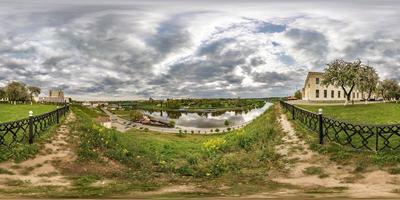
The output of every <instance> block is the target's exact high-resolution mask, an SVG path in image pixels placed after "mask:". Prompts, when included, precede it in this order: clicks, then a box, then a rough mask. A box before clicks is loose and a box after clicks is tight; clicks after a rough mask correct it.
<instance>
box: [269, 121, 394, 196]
mask: <svg viewBox="0 0 400 200" xmlns="http://www.w3.org/2000/svg"><path fill="white" fill-rule="evenodd" d="M279 122H280V124H281V126H282V129H283V131H284V132H285V133H286V135H285V136H284V138H283V144H282V145H279V146H277V151H278V153H280V154H281V155H283V156H285V157H286V158H287V159H288V160H292V161H294V162H288V165H287V166H286V167H287V169H288V171H289V173H287V174H286V175H284V176H280V177H276V178H274V179H273V180H274V181H276V182H278V183H286V184H291V185H293V186H295V187H296V188H298V189H293V190H288V189H285V190H283V191H278V192H277V193H276V194H272V195H274V196H276V195H278V196H293V195H306V196H307V195H310V194H312V193H314V192H315V193H314V194H312V195H311V196H314V197H338V196H339V197H340V196H344V197H351V198H400V194H398V193H396V192H395V190H396V189H399V188H400V187H399V183H400V176H399V175H391V174H389V173H387V172H385V171H382V170H374V171H369V172H365V173H356V172H355V171H354V170H355V168H354V167H352V166H341V165H337V164H336V163H334V162H333V161H330V160H329V159H328V157H327V156H325V155H321V154H318V153H314V152H312V151H311V150H310V148H309V146H308V145H307V144H306V143H305V142H304V141H302V140H300V139H299V138H298V137H297V135H296V133H295V131H294V129H293V127H292V125H291V124H290V122H289V121H288V120H287V117H286V115H284V114H281V116H280V119H279ZM308 167H313V168H319V169H321V170H322V171H323V175H320V174H318V175H307V174H305V173H304V171H305V170H306V169H307V168H308ZM313 191H314V192H313Z"/></svg>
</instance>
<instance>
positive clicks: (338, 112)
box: [298, 103, 400, 125]
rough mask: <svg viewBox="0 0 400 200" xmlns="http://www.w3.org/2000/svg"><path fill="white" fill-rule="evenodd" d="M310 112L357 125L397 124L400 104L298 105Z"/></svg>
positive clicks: (399, 120) (399, 119) (399, 118)
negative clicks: (321, 111)
mask: <svg viewBox="0 0 400 200" xmlns="http://www.w3.org/2000/svg"><path fill="white" fill-rule="evenodd" d="M298 106H299V107H301V108H304V109H306V110H309V111H311V112H318V109H319V108H322V109H323V114H324V116H328V117H331V118H334V119H338V120H344V121H348V122H352V123H357V124H378V125H384V124H398V123H400V104H396V103H370V104H355V105H348V106H338V105H326V106H321V105H298Z"/></svg>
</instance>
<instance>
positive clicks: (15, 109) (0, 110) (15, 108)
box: [0, 104, 56, 122]
mask: <svg viewBox="0 0 400 200" xmlns="http://www.w3.org/2000/svg"><path fill="white" fill-rule="evenodd" d="M55 109H56V106H54V105H43V104H33V105H27V104H17V105H12V104H0V122H6V121H14V120H18V119H23V118H27V117H28V112H29V111H33V114H34V115H40V114H43V113H46V112H50V111H53V110H55Z"/></svg>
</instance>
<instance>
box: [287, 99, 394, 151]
mask: <svg viewBox="0 0 400 200" xmlns="http://www.w3.org/2000/svg"><path fill="white" fill-rule="evenodd" d="M280 104H281V106H282V107H283V108H284V109H285V110H286V111H288V112H290V113H291V116H292V119H293V120H297V121H299V122H300V123H301V124H303V125H304V126H305V127H307V128H308V129H309V130H311V131H313V132H315V133H317V134H318V138H319V143H320V144H323V143H324V142H325V141H331V142H336V143H339V144H341V145H345V146H350V147H352V148H354V149H358V150H371V151H384V150H400V124H397V125H361V124H352V123H349V122H344V121H340V120H336V119H332V118H328V117H325V116H323V115H322V114H317V113H313V112H310V111H307V110H304V109H302V108H299V107H297V106H294V105H292V104H289V103H287V102H284V101H280Z"/></svg>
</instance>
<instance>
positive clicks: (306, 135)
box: [291, 104, 400, 174]
mask: <svg viewBox="0 0 400 200" xmlns="http://www.w3.org/2000/svg"><path fill="white" fill-rule="evenodd" d="M371 105H375V104H371ZM389 105H390V104H389ZM392 105H393V104H392ZM367 106H370V105H367ZM335 107H336V108H347V107H352V106H346V107H343V106H335ZM291 123H292V125H293V126H294V128H295V131H296V133H297V135H298V136H299V138H300V139H303V140H305V141H306V142H307V143H308V144H309V145H310V148H311V150H313V151H316V152H318V153H320V154H323V155H327V156H329V158H330V160H332V161H335V162H337V163H338V164H341V165H351V166H356V167H355V170H354V173H356V174H357V173H360V172H365V171H367V170H369V169H383V170H387V171H389V172H391V173H396V172H393V167H395V166H398V165H399V164H400V155H399V154H398V152H396V151H382V152H373V151H357V150H354V149H353V148H351V147H348V146H342V145H339V144H337V143H334V142H325V144H323V145H319V143H318V135H317V134H315V133H314V132H311V131H310V130H308V129H307V128H306V127H305V126H304V125H303V124H301V123H300V122H298V121H296V120H295V121H293V120H291ZM306 173H307V172H306Z"/></svg>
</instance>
